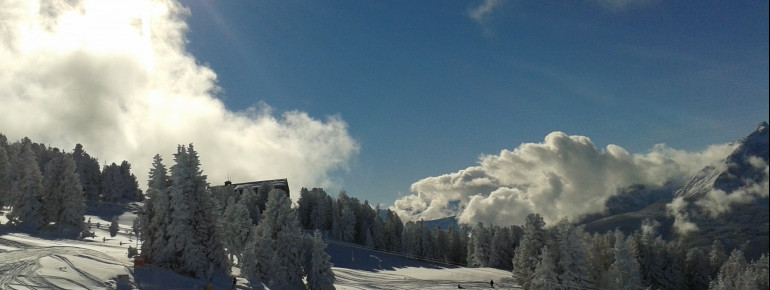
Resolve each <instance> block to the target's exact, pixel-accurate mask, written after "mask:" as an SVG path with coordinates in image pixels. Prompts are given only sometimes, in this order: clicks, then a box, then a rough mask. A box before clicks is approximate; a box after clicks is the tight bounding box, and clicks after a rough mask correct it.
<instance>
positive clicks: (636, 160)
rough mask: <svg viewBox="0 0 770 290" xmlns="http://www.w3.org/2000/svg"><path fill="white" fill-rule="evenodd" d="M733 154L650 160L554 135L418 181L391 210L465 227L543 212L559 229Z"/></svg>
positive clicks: (656, 152) (661, 154)
mask: <svg viewBox="0 0 770 290" xmlns="http://www.w3.org/2000/svg"><path fill="white" fill-rule="evenodd" d="M734 147H735V145H731V144H725V145H714V146H711V147H709V148H707V149H706V150H704V151H702V152H686V151H681V150H676V149H672V148H669V147H666V146H665V145H663V144H659V145H656V146H654V147H653V148H652V149H651V150H650V151H649V152H648V153H646V154H630V153H629V152H628V151H626V150H625V149H623V148H622V147H620V146H617V145H608V146H607V147H606V148H604V149H600V148H597V147H596V146H595V145H594V144H593V142H591V140H590V139H589V138H588V137H584V136H570V135H567V134H565V133H562V132H553V133H551V134H548V135H547V136H546V137H545V140H544V142H542V143H524V144H521V145H520V146H519V147H517V148H516V149H514V150H512V151H511V150H502V151H501V152H500V154H498V155H487V156H482V157H481V158H480V160H479V164H478V165H477V166H472V167H468V168H466V169H462V170H460V171H458V172H455V173H449V174H444V175H441V176H436V177H428V178H425V179H422V180H420V181H417V182H415V183H414V184H412V186H411V191H412V192H413V193H414V194H412V195H409V196H405V197H403V198H401V199H399V200H397V201H396V202H395V205H394V206H393V207H392V208H393V209H394V210H396V211H397V212H398V213H399V214H400V215H401V216H402V217H403V218H408V219H419V218H422V219H425V220H431V219H436V218H442V217H446V216H450V215H455V214H457V215H458V221H459V222H461V223H471V224H474V223H476V222H484V223H494V224H499V225H511V224H521V223H522V222H523V221H524V218H525V217H526V216H527V215H528V214H530V213H539V214H541V215H542V216H543V218H544V219H545V220H546V222H548V223H554V222H556V221H558V220H560V219H563V218H575V217H579V216H580V215H583V214H588V213H596V212H601V211H603V210H604V207H605V206H604V204H605V201H606V200H607V198H609V197H610V196H613V195H615V194H616V193H617V190H618V189H620V188H624V187H627V186H630V185H633V184H645V185H664V184H666V183H667V182H676V183H679V184H684V183H685V182H686V181H687V179H688V178H689V177H690V176H692V175H693V174H694V173H696V172H697V171H699V170H700V169H702V168H703V167H704V166H707V165H711V166H720V165H719V162H721V161H722V160H724V158H725V157H726V156H727V155H728V154H730V153H731V152H732V151H733V150H734ZM458 203H459V205H457V204H458ZM455 208H457V210H456V209H455Z"/></svg>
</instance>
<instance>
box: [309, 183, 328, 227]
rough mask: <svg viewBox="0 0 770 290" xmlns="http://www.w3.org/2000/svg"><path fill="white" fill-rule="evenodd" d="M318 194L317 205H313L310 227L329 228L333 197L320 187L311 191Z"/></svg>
mask: <svg viewBox="0 0 770 290" xmlns="http://www.w3.org/2000/svg"><path fill="white" fill-rule="evenodd" d="M311 193H313V194H314V195H316V196H317V200H316V202H317V203H316V205H315V207H313V209H312V211H311V213H310V216H311V217H312V218H311V219H310V228H311V229H314V230H321V231H327V230H329V219H330V217H331V207H330V205H331V203H332V200H331V197H330V196H328V195H327V194H326V192H324V191H323V189H320V188H313V190H312V191H311Z"/></svg>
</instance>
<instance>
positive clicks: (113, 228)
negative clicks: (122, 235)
mask: <svg viewBox="0 0 770 290" xmlns="http://www.w3.org/2000/svg"><path fill="white" fill-rule="evenodd" d="M119 230H120V225H119V224H118V217H117V216H113V217H112V221H111V222H110V237H113V238H114V237H115V236H117V235H118V231H119Z"/></svg>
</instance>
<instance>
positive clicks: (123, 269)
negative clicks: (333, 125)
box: [0, 212, 515, 289]
mask: <svg viewBox="0 0 770 290" xmlns="http://www.w3.org/2000/svg"><path fill="white" fill-rule="evenodd" d="M100 214H105V215H106V214H107V213H106V212H100ZM135 217H136V216H135V215H134V214H133V213H130V212H126V213H123V214H122V215H120V218H119V223H120V228H121V230H120V232H119V233H118V235H117V236H116V237H114V238H111V237H110V235H109V232H108V230H107V225H109V221H107V220H105V219H101V218H100V217H99V216H96V215H89V216H87V217H86V218H87V219H89V218H90V220H91V224H92V226H93V230H94V232H95V233H96V238H87V239H84V240H68V239H57V238H40V237H35V236H30V235H28V234H20V233H6V232H2V233H0V289H41V288H46V289H48V288H54V289H201V288H202V287H203V286H204V285H209V284H210V285H213V286H214V289H230V287H231V281H232V280H231V278H230V277H226V276H215V277H214V278H213V279H212V280H211V281H202V280H196V279H193V278H189V277H185V276H181V275H178V274H176V273H173V272H171V271H168V270H165V269H161V268H157V267H154V266H152V265H146V266H144V267H140V268H136V269H134V267H133V261H132V259H129V258H128V256H127V249H128V247H129V246H136V240H134V239H133V238H132V235H131V234H130V229H131V225H132V224H133V219H134V218H135ZM0 222H2V223H5V222H6V220H5V219H4V218H0ZM97 223H99V224H100V227H99V228H98V229H97V228H96V224H97ZM327 253H329V255H330V256H331V262H332V263H334V268H333V269H334V272H335V275H336V276H337V282H336V283H335V285H336V286H337V288H338V289H407V288H413V289H414V288H420V289H448V288H456V287H457V284H461V285H464V287H466V288H474V287H477V288H482V287H483V288H486V287H488V286H489V280H495V283H496V284H495V285H498V288H513V287H514V286H515V285H514V284H513V283H512V282H511V280H510V272H508V271H502V270H496V269H489V268H473V269H471V268H464V267H452V268H445V267H444V266H446V265H439V264H435V263H431V262H426V261H418V260H414V259H410V258H408V257H405V256H403V255H398V254H392V253H385V252H380V251H374V250H370V249H365V248H362V247H360V246H358V245H354V244H348V243H341V242H336V241H329V245H328V247H327ZM233 270H234V271H233V272H234V274H237V273H238V272H239V269H238V268H234V269H233ZM121 277H124V278H121ZM249 287H250V285H249V284H248V282H247V281H245V280H244V279H242V278H238V279H237V285H236V289H249ZM254 288H256V289H262V288H265V287H264V285H262V284H260V285H255V286H254Z"/></svg>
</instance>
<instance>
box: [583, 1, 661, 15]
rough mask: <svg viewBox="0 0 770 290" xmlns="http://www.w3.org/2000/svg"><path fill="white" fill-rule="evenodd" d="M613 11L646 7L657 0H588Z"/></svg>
mask: <svg viewBox="0 0 770 290" xmlns="http://www.w3.org/2000/svg"><path fill="white" fill-rule="evenodd" d="M588 1H589V2H592V3H593V4H595V5H598V6H601V7H602V8H604V9H607V10H609V11H612V12H623V11H627V10H630V9H635V8H640V7H645V6H647V5H650V4H652V3H654V2H657V0H588Z"/></svg>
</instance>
